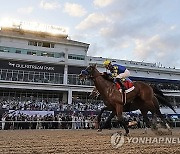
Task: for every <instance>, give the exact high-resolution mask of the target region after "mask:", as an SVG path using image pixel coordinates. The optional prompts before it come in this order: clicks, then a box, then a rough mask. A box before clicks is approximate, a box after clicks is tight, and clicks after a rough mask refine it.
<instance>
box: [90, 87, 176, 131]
mask: <svg viewBox="0 0 180 154" xmlns="http://www.w3.org/2000/svg"><path fill="white" fill-rule="evenodd" d="M151 87H152V88H153V91H154V94H155V96H156V98H157V99H158V102H159V103H160V104H161V105H163V106H166V107H169V108H170V109H172V110H173V111H174V113H176V111H175V109H174V108H173V106H172V105H171V104H170V103H169V102H168V100H167V99H166V96H164V94H163V93H162V91H161V90H159V89H158V88H157V87H156V86H151ZM99 96H100V94H99V92H98V91H97V89H96V87H95V88H94V89H93V91H92V92H91V94H90V97H92V98H94V97H96V98H97V97H99ZM158 102H157V101H155V102H154V103H158ZM155 106H157V107H158V108H159V104H155ZM139 107H140V105H139V104H138V102H133V103H127V104H125V105H124V107H123V112H131V111H135V110H138V109H140V108H139ZM104 111H112V110H111V109H108V107H107V106H105V107H103V108H102V109H101V111H100V112H99V114H98V116H97V118H96V120H97V122H98V125H99V129H98V131H102V129H104V128H111V119H112V118H113V117H114V116H115V115H116V113H115V111H112V112H111V114H110V115H109V117H108V118H107V120H106V121H105V123H104V124H103V125H101V126H100V122H101V116H102V113H103V112H104ZM159 116H160V117H161V119H162V118H163V116H162V115H159ZM143 119H144V121H145V122H146V128H145V132H146V129H147V126H148V127H149V126H150V123H149V119H148V117H147V114H143ZM162 121H165V119H162ZM164 125H165V122H164Z"/></svg>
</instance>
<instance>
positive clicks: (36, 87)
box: [0, 25, 180, 113]
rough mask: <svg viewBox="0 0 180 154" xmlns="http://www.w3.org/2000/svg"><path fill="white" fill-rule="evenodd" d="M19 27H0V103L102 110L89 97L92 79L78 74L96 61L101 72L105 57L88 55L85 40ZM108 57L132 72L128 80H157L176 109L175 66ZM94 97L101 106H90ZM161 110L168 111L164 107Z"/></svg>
mask: <svg viewBox="0 0 180 154" xmlns="http://www.w3.org/2000/svg"><path fill="white" fill-rule="evenodd" d="M21 27H22V26H17V25H15V26H13V27H1V30H0V100H1V102H0V103H1V105H0V108H1V109H2V110H14V109H18V108H19V107H21V109H22V110H36V111H38V110H39V111H46V110H49V111H56V112H60V111H65V110H67V111H70V110H71V111H72V110H74V108H75V109H76V110H79V108H82V110H81V111H84V110H85V108H86V109H87V108H88V109H89V111H91V110H92V111H95V110H97V109H100V108H101V105H102V102H101V100H90V99H89V97H88V96H89V93H90V92H91V91H92V89H93V84H92V82H91V81H85V82H81V81H80V80H79V79H78V74H79V73H80V71H81V70H82V69H84V68H86V67H87V66H88V65H89V64H95V63H96V64H97V66H98V69H99V70H100V71H101V72H103V71H105V69H104V68H103V65H102V64H103V61H104V60H105V59H106V58H102V57H92V56H88V55H87V52H88V48H89V44H88V43H83V42H78V41H74V40H71V39H69V38H68V34H65V33H62V34H61V33H59V34H57V35H55V34H51V33H49V32H44V31H43V32H42V31H32V30H26V29H23V28H21ZM110 60H111V61H112V62H114V63H120V64H122V65H125V66H126V67H127V68H128V69H129V70H130V71H131V77H130V78H131V79H132V80H142V81H145V82H148V83H151V84H156V85H157V86H158V87H159V88H161V89H162V90H163V91H164V92H165V94H166V95H167V96H168V97H169V98H170V100H171V102H172V103H173V105H174V106H176V107H177V110H179V107H180V70H179V69H175V68H165V67H162V66H160V65H158V64H156V63H145V62H136V61H127V60H118V59H110ZM94 101H99V102H100V103H99V104H100V105H99V106H98V107H97V105H96V106H94V103H93V102H94ZM85 104H88V105H87V106H86V105H85ZM91 104H93V105H91ZM92 106H93V107H92ZM162 111H163V112H164V113H171V111H170V110H168V109H162Z"/></svg>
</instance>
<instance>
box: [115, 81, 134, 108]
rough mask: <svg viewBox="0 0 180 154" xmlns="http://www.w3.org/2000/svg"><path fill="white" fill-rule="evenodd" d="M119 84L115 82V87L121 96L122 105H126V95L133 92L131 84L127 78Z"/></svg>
mask: <svg viewBox="0 0 180 154" xmlns="http://www.w3.org/2000/svg"><path fill="white" fill-rule="evenodd" d="M120 82H121V83H119V82H116V87H117V89H118V90H119V91H120V93H121V94H122V102H124V105H125V104H126V94H127V93H129V92H131V91H133V90H134V85H133V82H132V81H131V80H130V79H129V78H127V79H124V80H121V81H120Z"/></svg>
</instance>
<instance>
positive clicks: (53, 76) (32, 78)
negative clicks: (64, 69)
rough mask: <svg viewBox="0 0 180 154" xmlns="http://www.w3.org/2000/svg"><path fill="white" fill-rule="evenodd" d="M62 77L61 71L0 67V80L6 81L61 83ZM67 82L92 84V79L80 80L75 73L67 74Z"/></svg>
mask: <svg viewBox="0 0 180 154" xmlns="http://www.w3.org/2000/svg"><path fill="white" fill-rule="evenodd" d="M63 79H64V74H61V73H49V72H37V71H24V70H10V69H0V80H6V81H21V82H38V83H51V84H63ZM68 84H71V85H88V86H93V82H92V81H90V80H86V81H81V80H80V79H79V77H78V75H77V74H69V75H68Z"/></svg>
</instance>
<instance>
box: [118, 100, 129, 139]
mask: <svg viewBox="0 0 180 154" xmlns="http://www.w3.org/2000/svg"><path fill="white" fill-rule="evenodd" d="M122 112H123V105H121V104H119V103H118V104H116V115H117V118H118V122H119V123H121V124H122V126H123V127H124V129H125V131H126V133H125V136H127V135H128V134H129V129H128V124H127V122H126V121H125V119H124V118H123V116H122Z"/></svg>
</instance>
